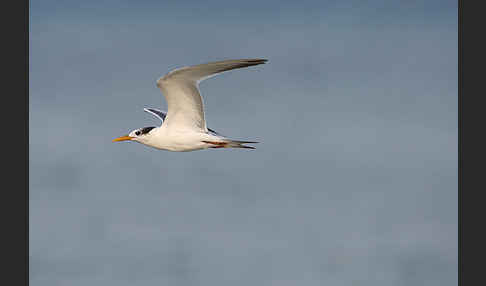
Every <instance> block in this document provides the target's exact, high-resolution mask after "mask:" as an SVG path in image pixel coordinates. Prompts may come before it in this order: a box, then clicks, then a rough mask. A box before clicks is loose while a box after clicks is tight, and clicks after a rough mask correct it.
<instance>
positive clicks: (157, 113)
mask: <svg viewBox="0 0 486 286" xmlns="http://www.w3.org/2000/svg"><path fill="white" fill-rule="evenodd" d="M143 111H145V112H148V113H150V114H152V115H155V116H156V117H157V118H159V119H160V121H162V123H163V122H164V120H165V117H166V116H167V113H165V112H163V111H161V110H158V109H155V108H144V109H143Z"/></svg>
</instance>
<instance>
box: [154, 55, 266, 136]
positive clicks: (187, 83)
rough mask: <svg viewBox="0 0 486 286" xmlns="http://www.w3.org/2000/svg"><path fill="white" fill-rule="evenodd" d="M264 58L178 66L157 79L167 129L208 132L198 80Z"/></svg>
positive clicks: (258, 62)
mask: <svg viewBox="0 0 486 286" xmlns="http://www.w3.org/2000/svg"><path fill="white" fill-rule="evenodd" d="M266 61H267V60H265V59H241V60H226V61H218V62H211V63H207V64H201V65H195V66H190V67H182V68H179V69H175V70H173V71H171V72H169V73H168V74H167V75H165V76H163V77H161V78H160V79H159V80H157V86H158V87H159V88H160V90H161V91H162V93H163V94H164V96H165V99H166V100H167V106H168V111H167V116H166V118H165V121H164V124H165V125H167V127H170V128H177V129H196V130H203V131H208V129H207V127H206V122H205V120H204V108H203V101H202V98H201V94H200V93H199V83H200V82H201V81H203V80H205V79H207V78H210V77H212V76H215V75H217V74H219V73H222V72H225V71H229V70H232V69H238V68H244V67H249V66H254V65H259V64H264V63H265V62H266Z"/></svg>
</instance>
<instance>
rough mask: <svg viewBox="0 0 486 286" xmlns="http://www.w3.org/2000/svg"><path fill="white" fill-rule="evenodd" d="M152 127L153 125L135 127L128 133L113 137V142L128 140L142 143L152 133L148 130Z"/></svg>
mask: <svg viewBox="0 0 486 286" xmlns="http://www.w3.org/2000/svg"><path fill="white" fill-rule="evenodd" d="M154 128H155V127H143V128H138V129H135V130H133V131H131V132H130V133H129V134H128V135H125V136H121V137H118V138H115V139H113V142H119V141H127V140H130V141H137V142H140V143H144V142H145V141H146V140H147V139H148V138H149V137H150V136H151V135H152V134H151V132H150V131H152V130H153V129H154Z"/></svg>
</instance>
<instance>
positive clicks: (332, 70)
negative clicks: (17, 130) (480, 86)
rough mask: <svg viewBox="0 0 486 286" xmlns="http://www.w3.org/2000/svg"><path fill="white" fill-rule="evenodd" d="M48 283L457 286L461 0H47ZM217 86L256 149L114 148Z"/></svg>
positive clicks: (35, 149)
mask: <svg viewBox="0 0 486 286" xmlns="http://www.w3.org/2000/svg"><path fill="white" fill-rule="evenodd" d="M30 5H31V6H30V8H31V10H30V30H29V33H30V52H29V56H30V106H29V108H30V119H29V120H30V262H29V263H30V264H29V266H30V269H29V270H30V282H31V285H33V286H42V285H46V286H55V285H83V286H85V285H117V286H124V285H127V286H128V285H130V286H132V285H138V286H141V285H213V286H217V285H279V286H285V285H370V286H371V285H372V286H380V285H383V286H385V285H428V286H430V285H441V286H444V285H457V266H458V263H457V227H458V226H457V132H458V126H457V1H448V0H447V1H432V0H429V1H396V0H395V1H384V0H382V1H378V0H376V1H349V0H341V1H114V0H106V1H100V0H98V1H92V0H86V1H54V0H44V1H40V0H32V1H31V4H30ZM252 57H258V58H261V57H263V58H267V59H268V60H269V62H268V63H267V64H266V65H262V66H257V67H250V68H247V69H241V70H236V71H232V72H229V73H225V74H222V75H220V76H218V77H215V78H213V79H210V80H207V81H204V82H203V83H202V84H201V92H202V95H203V97H204V101H205V106H206V119H207V124H208V126H209V127H210V128H212V129H215V130H216V131H219V132H221V133H222V134H225V135H227V136H229V137H231V138H235V139H250V140H257V141H261V142H262V143H260V144H258V145H257V149H256V150H253V151H252V150H230V149H224V150H220V149H214V150H203V151H196V152H189V153H172V152H166V151H159V150H155V149H151V148H148V147H146V146H143V145H141V144H137V143H118V144H115V143H112V142H111V139H113V138H115V137H117V136H120V135H124V134H126V133H127V132H128V131H130V130H133V129H135V128H139V127H144V126H155V125H156V124H158V123H159V122H158V121H157V119H156V118H155V117H153V116H151V115H149V114H147V113H145V112H143V108H144V107H155V108H160V109H166V103H165V100H164V99H163V97H162V95H161V93H160V91H159V90H158V89H157V88H156V86H155V81H156V80H157V79H158V78H159V77H160V76H162V75H164V74H165V73H167V72H168V71H170V70H171V69H174V68H177V67H181V66H186V65H193V64H199V63H205V62H209V61H213V60H222V59H232V58H252Z"/></svg>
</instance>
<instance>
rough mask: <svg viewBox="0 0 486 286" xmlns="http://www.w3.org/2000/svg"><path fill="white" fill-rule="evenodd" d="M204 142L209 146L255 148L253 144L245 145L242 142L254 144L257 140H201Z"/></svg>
mask: <svg viewBox="0 0 486 286" xmlns="http://www.w3.org/2000/svg"><path fill="white" fill-rule="evenodd" d="M203 142H204V143H208V144H211V145H212V146H211V147H209V148H245V149H255V147H253V146H247V145H243V144H256V143H259V142H255V141H239V140H231V139H226V140H225V141H222V142H215V141H203Z"/></svg>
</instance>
